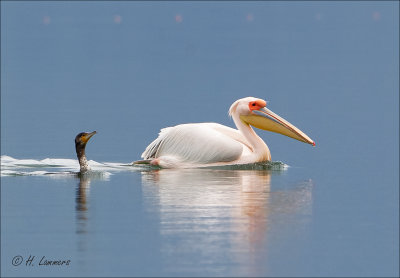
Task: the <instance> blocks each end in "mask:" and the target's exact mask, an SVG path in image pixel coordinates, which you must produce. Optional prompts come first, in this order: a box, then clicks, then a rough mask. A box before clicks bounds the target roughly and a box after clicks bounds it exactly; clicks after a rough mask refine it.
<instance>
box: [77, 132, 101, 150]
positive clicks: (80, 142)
mask: <svg viewBox="0 0 400 278" xmlns="http://www.w3.org/2000/svg"><path fill="white" fill-rule="evenodd" d="M95 134H96V131H93V132H90V133H87V132H81V133H79V134H78V135H76V137H75V147H76V149H77V150H78V149H85V146H86V143H87V142H88V141H89V139H90V138H92V136H93V135H95Z"/></svg>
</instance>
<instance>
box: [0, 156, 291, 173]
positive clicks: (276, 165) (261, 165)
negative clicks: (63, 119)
mask: <svg viewBox="0 0 400 278" xmlns="http://www.w3.org/2000/svg"><path fill="white" fill-rule="evenodd" d="M89 165H90V167H91V169H92V171H91V175H100V176H103V177H108V176H110V175H112V173H115V172H121V171H152V170H160V167H158V166H152V165H142V164H139V165H138V164H135V165H133V164H131V163H128V164H126V163H117V162H101V163H100V162H97V161H94V160H89ZM288 167H289V166H288V165H286V164H284V163H282V162H280V161H268V162H258V163H251V164H244V165H225V166H214V167H204V168H202V169H215V170H277V171H282V170H285V169H287V168H288ZM78 174H79V163H78V161H77V160H76V159H64V158H45V159H42V160H35V159H16V158H13V157H11V156H7V155H2V156H1V176H2V177H3V176H43V175H57V176H63V175H78Z"/></svg>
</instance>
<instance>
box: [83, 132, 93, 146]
mask: <svg viewBox="0 0 400 278" xmlns="http://www.w3.org/2000/svg"><path fill="white" fill-rule="evenodd" d="M96 133H97V132H96V131H93V132H90V133H87V134H85V135H84V136H82V137H81V141H82V142H83V143H85V144H86V143H87V142H88V141H89V139H90V138H92V136H93V135H95V134H96Z"/></svg>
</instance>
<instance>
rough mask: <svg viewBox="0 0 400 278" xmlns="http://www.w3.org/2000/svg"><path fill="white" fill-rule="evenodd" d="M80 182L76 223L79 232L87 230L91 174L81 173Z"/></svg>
mask: <svg viewBox="0 0 400 278" xmlns="http://www.w3.org/2000/svg"><path fill="white" fill-rule="evenodd" d="M78 177H79V184H78V186H77V188H76V198H75V200H76V207H75V208H76V223H77V229H76V232H77V233H78V234H82V233H83V234H85V233H86V232H87V219H88V216H87V213H88V205H89V204H88V201H89V200H88V197H89V193H90V177H89V175H79V176H78Z"/></svg>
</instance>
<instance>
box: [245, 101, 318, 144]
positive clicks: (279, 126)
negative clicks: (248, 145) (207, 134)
mask: <svg viewBox="0 0 400 278" xmlns="http://www.w3.org/2000/svg"><path fill="white" fill-rule="evenodd" d="M240 118H241V119H242V120H243V121H244V122H246V123H248V124H250V125H252V126H254V127H256V128H260V129H264V130H269V131H272V132H276V133H280V134H283V135H285V136H288V137H291V138H293V139H296V140H299V141H301V142H304V143H308V144H311V145H313V146H315V143H314V141H313V140H311V138H310V137H308V136H307V135H306V134H305V133H304V132H302V131H301V130H300V129H298V128H297V127H295V126H294V125H292V124H291V123H289V122H288V121H286V120H285V119H284V118H282V117H280V116H278V115H277V114H275V113H274V112H272V111H271V110H269V109H268V108H266V107H262V108H260V109H257V110H253V111H252V114H250V115H247V116H244V115H242V116H240Z"/></svg>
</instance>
